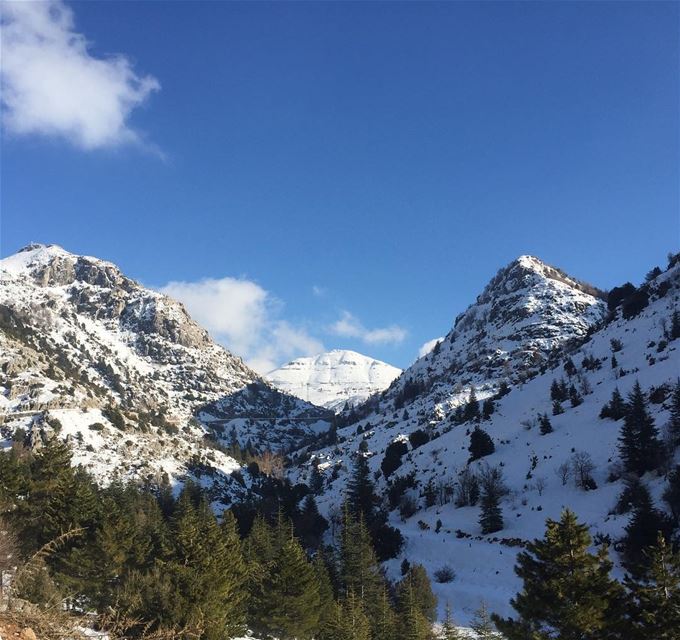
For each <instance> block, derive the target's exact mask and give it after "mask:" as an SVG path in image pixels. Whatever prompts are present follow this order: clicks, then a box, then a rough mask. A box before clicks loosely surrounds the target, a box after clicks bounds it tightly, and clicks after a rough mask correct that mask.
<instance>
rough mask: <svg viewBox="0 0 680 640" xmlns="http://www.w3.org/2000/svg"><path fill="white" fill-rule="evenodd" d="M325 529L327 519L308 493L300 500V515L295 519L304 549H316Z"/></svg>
mask: <svg viewBox="0 0 680 640" xmlns="http://www.w3.org/2000/svg"><path fill="white" fill-rule="evenodd" d="M326 529H328V521H327V520H326V518H324V517H323V516H322V515H321V514H320V513H319V507H318V506H317V504H316V500H315V499H314V496H313V495H312V494H309V495H308V496H307V497H306V498H305V499H304V501H303V502H302V510H301V512H300V517H299V518H298V519H297V530H298V531H299V534H300V541H301V542H302V546H303V547H304V548H305V549H312V550H316V549H318V548H319V545H320V544H321V538H322V537H323V533H324V531H325V530H326Z"/></svg>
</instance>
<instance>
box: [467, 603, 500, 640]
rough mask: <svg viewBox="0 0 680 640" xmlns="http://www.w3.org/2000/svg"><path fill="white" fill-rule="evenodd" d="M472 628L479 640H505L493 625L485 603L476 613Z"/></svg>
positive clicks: (471, 624)
mask: <svg viewBox="0 0 680 640" xmlns="http://www.w3.org/2000/svg"><path fill="white" fill-rule="evenodd" d="M470 627H471V629H472V630H473V631H474V632H475V634H476V637H477V640H503V637H502V636H501V634H500V633H498V631H497V630H496V625H495V624H494V623H493V620H492V619H491V616H490V615H489V612H488V611H487V608H486V604H485V603H484V602H482V604H481V605H480V607H479V609H477V611H476V612H475V617H474V618H473V620H472V622H471V623H470Z"/></svg>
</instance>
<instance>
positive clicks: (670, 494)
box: [663, 465, 680, 526]
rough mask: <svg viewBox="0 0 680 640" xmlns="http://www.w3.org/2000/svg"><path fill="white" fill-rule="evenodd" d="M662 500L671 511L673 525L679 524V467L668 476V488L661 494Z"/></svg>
mask: <svg viewBox="0 0 680 640" xmlns="http://www.w3.org/2000/svg"><path fill="white" fill-rule="evenodd" d="M663 499H664V501H665V502H666V504H667V505H668V507H669V509H670V510H671V515H672V517H673V523H674V524H675V525H676V526H677V525H679V524H680V465H677V466H676V467H675V469H673V471H671V472H670V473H669V474H668V486H667V487H666V490H665V491H664V492H663Z"/></svg>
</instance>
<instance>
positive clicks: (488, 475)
mask: <svg viewBox="0 0 680 640" xmlns="http://www.w3.org/2000/svg"><path fill="white" fill-rule="evenodd" d="M479 483H480V485H481V487H482V490H483V491H484V493H485V494H486V495H488V496H495V497H496V498H501V497H503V496H506V495H508V493H510V489H509V488H508V485H506V484H505V478H503V470H502V469H501V468H500V467H492V466H490V465H488V464H486V465H482V467H481V468H480V470H479Z"/></svg>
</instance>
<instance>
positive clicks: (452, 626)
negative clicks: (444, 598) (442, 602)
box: [439, 602, 466, 640]
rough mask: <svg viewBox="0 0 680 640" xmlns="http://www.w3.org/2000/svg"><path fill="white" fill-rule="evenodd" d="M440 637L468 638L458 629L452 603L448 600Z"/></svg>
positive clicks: (446, 638)
mask: <svg viewBox="0 0 680 640" xmlns="http://www.w3.org/2000/svg"><path fill="white" fill-rule="evenodd" d="M439 638H440V640H466V639H465V636H463V633H462V631H460V630H459V629H458V627H457V626H456V623H455V622H454V620H453V614H452V613H451V605H449V603H448V602H447V603H446V607H445V609H444V621H443V622H442V628H441V632H440V634H439Z"/></svg>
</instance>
